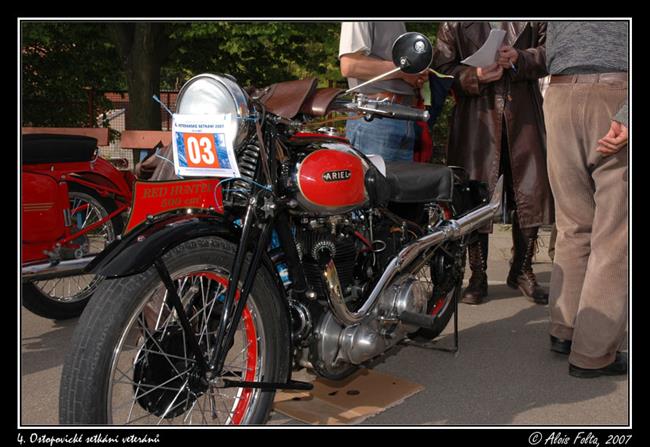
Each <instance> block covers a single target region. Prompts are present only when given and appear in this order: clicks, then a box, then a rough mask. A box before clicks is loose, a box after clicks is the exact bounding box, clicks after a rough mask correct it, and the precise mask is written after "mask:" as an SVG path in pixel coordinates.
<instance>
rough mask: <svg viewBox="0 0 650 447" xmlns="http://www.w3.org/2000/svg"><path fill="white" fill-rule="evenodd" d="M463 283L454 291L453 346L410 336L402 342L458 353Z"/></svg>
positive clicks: (418, 346) (408, 344)
mask: <svg viewBox="0 0 650 447" xmlns="http://www.w3.org/2000/svg"><path fill="white" fill-rule="evenodd" d="M460 290H461V285H460V284H459V285H458V286H457V287H456V290H455V291H454V344H453V346H451V347H446V346H438V343H437V341H435V340H434V341H426V342H421V341H416V340H411V339H410V338H407V339H405V340H404V341H403V342H402V343H403V344H405V345H407V346H415V347H417V348H423V349H431V350H433V351H442V352H449V353H453V354H454V356H456V355H458V351H459V345H458V298H459V297H460Z"/></svg>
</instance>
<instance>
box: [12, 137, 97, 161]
mask: <svg viewBox="0 0 650 447" xmlns="http://www.w3.org/2000/svg"><path fill="white" fill-rule="evenodd" d="M96 149H97V139H96V138H91V137H85V136H81V135H55V134H27V135H23V158H22V162H23V163H25V164H35V163H65V162H83V161H90V160H92V158H93V155H94V154H95V150H96Z"/></svg>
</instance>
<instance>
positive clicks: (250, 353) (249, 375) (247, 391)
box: [191, 272, 257, 425]
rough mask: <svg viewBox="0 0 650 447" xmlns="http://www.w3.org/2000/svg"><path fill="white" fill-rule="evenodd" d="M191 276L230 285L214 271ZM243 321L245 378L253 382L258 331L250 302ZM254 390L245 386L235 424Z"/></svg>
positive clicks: (241, 416) (245, 408)
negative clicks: (245, 347)
mask: <svg viewBox="0 0 650 447" xmlns="http://www.w3.org/2000/svg"><path fill="white" fill-rule="evenodd" d="M191 276H203V277H205V278H208V279H210V280H213V281H216V282H218V283H219V284H221V285H223V286H224V287H226V288H227V287H228V279H227V278H224V277H223V276H219V275H217V274H216V273H214V272H201V273H196V274H194V275H191ZM235 300H239V290H237V292H235ZM242 321H243V323H244V329H245V331H246V344H247V345H248V348H247V349H246V374H245V375H244V378H243V380H244V381H247V382H252V381H254V380H255V371H256V370H257V331H256V330H255V322H254V321H253V316H252V314H251V311H250V308H249V306H248V304H247V305H246V307H244V310H243V312H242ZM252 394H253V390H252V389H251V388H243V389H242V392H241V395H240V396H239V398H238V401H237V405H236V406H235V408H234V410H233V415H232V419H231V420H232V423H233V424H234V425H240V424H241V423H242V420H243V418H244V416H245V415H246V410H247V409H248V405H249V403H250V400H251V397H252Z"/></svg>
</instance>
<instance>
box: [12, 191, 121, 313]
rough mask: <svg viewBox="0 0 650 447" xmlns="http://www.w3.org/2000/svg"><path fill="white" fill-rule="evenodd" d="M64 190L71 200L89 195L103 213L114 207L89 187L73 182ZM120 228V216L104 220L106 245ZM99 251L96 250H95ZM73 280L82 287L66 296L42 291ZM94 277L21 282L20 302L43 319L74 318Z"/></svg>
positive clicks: (86, 298) (89, 292)
mask: <svg viewBox="0 0 650 447" xmlns="http://www.w3.org/2000/svg"><path fill="white" fill-rule="evenodd" d="M68 190H69V191H70V197H71V199H72V198H73V197H89V198H91V200H94V202H95V203H94V206H96V207H97V208H98V211H99V212H100V213H101V214H102V215H103V216H107V215H109V214H110V213H112V212H113V211H115V210H116V209H117V204H116V203H115V201H114V200H112V199H110V198H108V197H101V196H100V195H99V193H98V192H97V191H95V190H93V189H91V188H87V187H85V186H82V185H78V184H76V183H69V184H68ZM109 226H110V228H109ZM123 228H124V220H123V218H122V216H121V215H118V216H115V217H113V218H112V219H111V220H110V222H108V223H107V226H106V232H107V235H109V236H110V237H106V238H105V242H106V244H108V243H110V242H112V241H113V239H114V238H115V237H116V236H117V235H118V234H120V233H121V232H122V229H123ZM97 250H99V249H97ZM68 281H69V282H77V283H78V284H79V283H80V284H82V286H77V287H78V288H79V291H78V292H77V293H75V294H74V295H72V296H70V297H67V296H66V297H64V296H61V295H60V294H57V293H56V292H54V293H51V291H50V292H46V291H45V290H47V289H49V288H50V287H52V289H53V290H54V288H55V287H57V286H56V285H53V284H54V283H55V282H59V283H60V282H68ZM98 282H99V281H98V280H96V279H95V278H94V277H93V276H92V275H80V276H70V277H66V278H55V279H52V280H47V281H35V282H29V283H23V285H22V286H23V287H22V303H23V306H25V308H26V309H28V310H29V311H31V312H33V313H35V314H36V315H38V316H41V317H43V318H50V319H53V320H67V319H70V318H76V317H78V316H79V315H81V312H83V310H84V308H85V307H86V305H87V304H88V301H89V300H90V298H91V297H92V295H93V293H94V290H95V288H96V287H97V284H98Z"/></svg>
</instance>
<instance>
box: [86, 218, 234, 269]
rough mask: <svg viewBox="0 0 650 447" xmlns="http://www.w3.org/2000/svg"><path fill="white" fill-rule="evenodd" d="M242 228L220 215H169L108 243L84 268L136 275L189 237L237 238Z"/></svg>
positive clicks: (232, 239)
mask: <svg viewBox="0 0 650 447" xmlns="http://www.w3.org/2000/svg"><path fill="white" fill-rule="evenodd" d="M240 233H241V230H240V228H239V227H237V226H236V225H234V224H233V223H232V222H231V221H229V220H228V219H226V218H225V217H224V216H223V215H218V214H185V213H183V214H172V215H168V216H164V217H162V218H160V219H157V220H155V221H154V222H152V223H148V224H143V225H140V226H138V227H137V228H135V229H134V230H133V231H131V232H130V233H128V235H127V236H125V237H123V238H122V239H121V240H116V241H114V242H113V243H111V244H110V245H109V246H108V247H106V249H105V250H104V251H103V252H102V253H101V254H99V255H98V256H97V257H95V259H93V261H92V262H91V263H90V264H89V265H88V266H87V267H86V269H85V271H86V272H87V273H94V274H96V275H100V276H103V277H106V278H119V277H123V276H130V275H137V274H139V273H142V272H144V271H145V270H147V269H148V268H149V267H151V265H152V264H153V263H154V261H155V260H156V259H158V258H160V257H162V256H163V255H164V254H165V253H166V252H167V251H169V250H170V249H171V248H173V247H175V246H177V245H178V244H181V243H183V242H185V241H187V240H190V239H196V238H199V237H206V236H220V237H223V238H224V239H227V240H231V241H235V242H236V241H237V240H238V238H239V235H240Z"/></svg>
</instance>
